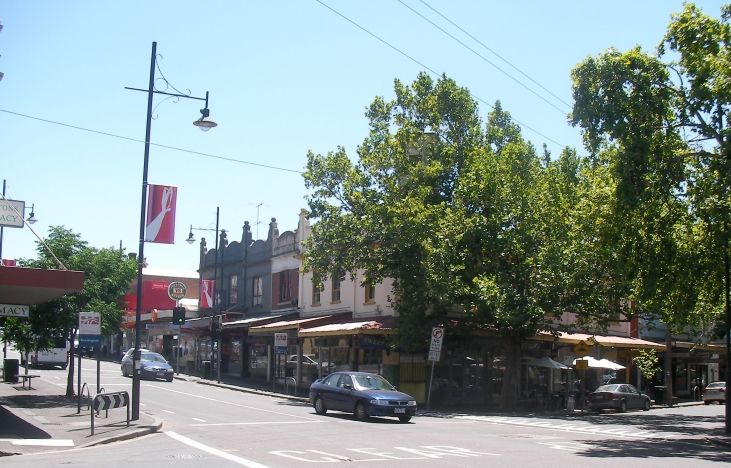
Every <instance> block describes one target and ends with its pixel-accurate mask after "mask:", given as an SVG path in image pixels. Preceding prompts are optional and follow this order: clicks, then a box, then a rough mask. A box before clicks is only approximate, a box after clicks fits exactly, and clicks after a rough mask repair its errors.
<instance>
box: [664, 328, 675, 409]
mask: <svg viewBox="0 0 731 468" xmlns="http://www.w3.org/2000/svg"><path fill="white" fill-rule="evenodd" d="M664 367H665V403H666V404H667V405H668V406H673V340H672V331H671V330H670V327H669V326H667V325H666V331H665V364H664Z"/></svg>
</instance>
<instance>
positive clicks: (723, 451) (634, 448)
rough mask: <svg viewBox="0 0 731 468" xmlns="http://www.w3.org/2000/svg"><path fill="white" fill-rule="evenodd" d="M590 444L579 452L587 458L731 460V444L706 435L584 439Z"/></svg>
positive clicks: (584, 441)
mask: <svg viewBox="0 0 731 468" xmlns="http://www.w3.org/2000/svg"><path fill="white" fill-rule="evenodd" d="M581 444H582V445H583V446H585V447H586V448H585V449H584V450H579V451H577V452H575V454H576V455H579V456H583V457H587V458H684V459H698V460H705V461H715V462H726V463H728V462H731V450H730V449H731V446H723V445H719V444H716V443H713V442H711V441H708V440H702V439H676V440H652V439H649V440H648V439H645V440H626V439H612V440H582V441H581Z"/></svg>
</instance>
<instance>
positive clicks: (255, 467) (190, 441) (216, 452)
mask: <svg viewBox="0 0 731 468" xmlns="http://www.w3.org/2000/svg"><path fill="white" fill-rule="evenodd" d="M164 434H165V435H167V436H168V437H170V438H173V439H175V440H177V441H178V442H182V443H183V444H185V445H188V446H190V447H193V448H196V449H198V450H201V451H203V452H207V453H210V454H211V455H215V456H217V457H221V458H223V459H225V460H228V461H231V462H234V463H238V464H239V465H242V466H247V467H249V468H268V467H267V466H266V465H262V464H260V463H257V462H255V461H251V460H247V459H245V458H241V457H237V456H236V455H231V454H230V453H227V452H224V451H222V450H218V449H215V448H213V447H209V446H207V445H203V444H202V443H200V442H197V441H195V440H193V439H189V438H188V437H185V436H182V435H180V434H178V433H176V432H167V431H165V432H164Z"/></svg>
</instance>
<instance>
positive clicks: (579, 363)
mask: <svg viewBox="0 0 731 468" xmlns="http://www.w3.org/2000/svg"><path fill="white" fill-rule="evenodd" d="M588 367H589V361H585V360H583V359H577V360H576V370H585V369H586V368H588Z"/></svg>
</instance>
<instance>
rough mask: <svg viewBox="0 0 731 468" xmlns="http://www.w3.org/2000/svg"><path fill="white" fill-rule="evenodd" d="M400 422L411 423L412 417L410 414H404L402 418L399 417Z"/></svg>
mask: <svg viewBox="0 0 731 468" xmlns="http://www.w3.org/2000/svg"><path fill="white" fill-rule="evenodd" d="M398 420H399V421H401V422H402V423H407V422H409V421H411V416H410V415H408V414H404V415H402V416H399V417H398Z"/></svg>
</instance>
